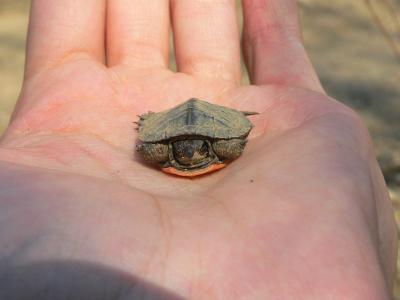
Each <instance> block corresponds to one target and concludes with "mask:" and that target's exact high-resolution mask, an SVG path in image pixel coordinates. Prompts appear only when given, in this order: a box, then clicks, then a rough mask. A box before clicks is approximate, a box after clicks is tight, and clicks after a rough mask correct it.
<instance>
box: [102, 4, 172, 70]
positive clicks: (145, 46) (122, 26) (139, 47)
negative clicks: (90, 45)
mask: <svg viewBox="0 0 400 300" xmlns="http://www.w3.org/2000/svg"><path fill="white" fill-rule="evenodd" d="M107 24H108V25H107V63H108V65H109V66H113V65H117V64H126V65H130V66H138V67H154V66H163V67H166V66H168V46H169V27H170V26H169V1H168V0H157V1H149V0H109V1H108V7H107Z"/></svg>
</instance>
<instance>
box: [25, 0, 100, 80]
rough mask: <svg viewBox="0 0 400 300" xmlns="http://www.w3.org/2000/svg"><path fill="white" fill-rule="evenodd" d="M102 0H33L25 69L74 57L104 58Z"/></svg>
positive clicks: (33, 70)
mask: <svg viewBox="0 0 400 300" xmlns="http://www.w3.org/2000/svg"><path fill="white" fill-rule="evenodd" d="M104 20H105V2H104V0H85V1H76V0H57V1H54V0H33V1H32V7H31V16H30V23H29V35H28V48H27V64H26V73H27V75H28V76H29V74H32V73H35V72H38V71H39V70H40V69H42V68H46V67H49V66H52V65H54V64H57V63H61V62H63V61H64V60H66V59H69V58H75V57H90V58H93V59H96V60H98V61H104Z"/></svg>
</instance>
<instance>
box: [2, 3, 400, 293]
mask: <svg viewBox="0 0 400 300" xmlns="http://www.w3.org/2000/svg"><path fill="white" fill-rule="evenodd" d="M392 2H393V3H397V4H398V10H399V12H400V1H398V0H392ZM300 4H301V15H302V21H303V24H304V39H305V43H306V47H307V49H308V50H309V53H310V56H311V59H312V61H313V63H314V65H315V66H316V69H317V71H318V73H319V75H320V77H321V79H322V82H323V84H324V87H325V88H326V90H327V92H328V93H329V94H330V95H332V96H333V97H335V98H337V99H339V100H341V101H343V102H344V103H346V104H348V105H349V106H351V107H353V108H354V109H355V110H357V111H358V112H359V113H360V114H361V115H362V117H363V119H364V121H365V123H366V125H367V126H368V128H369V130H370V132H371V135H372V137H373V141H374V145H375V148H376V153H377V157H378V160H379V162H380V165H381V167H382V169H383V170H384V173H385V174H386V177H387V180H388V184H389V189H390V194H391V197H392V200H393V205H394V207H395V209H396V217H397V220H398V223H399V224H400V84H399V83H400V59H399V58H398V57H396V56H395V55H394V54H393V52H392V51H391V49H390V47H389V46H388V43H387V41H386V40H385V38H384V37H383V35H382V34H381V32H380V31H379V29H378V27H377V26H376V24H375V23H374V22H373V21H372V18H371V14H370V12H369V11H368V10H367V8H366V6H365V5H364V2H363V1H361V0H360V1H348V0H332V1H326V0H302V1H300ZM28 6H29V1H27V0H0V133H1V132H2V131H3V130H4V129H5V127H6V126H7V123H8V120H9V116H10V114H11V112H12V109H13V106H14V104H15V101H16V99H17V97H18V94H19V89H20V86H21V80H22V76H23V64H24V49H25V38H26V29H27V24H28ZM380 9H381V10H380V13H382V14H384V13H385V12H384V11H382V7H380ZM390 21H391V19H390V18H389V17H388V15H387V13H386V15H385V16H384V22H387V24H386V25H388V26H389V28H391V29H392V30H393V32H392V33H393V36H395V37H397V39H398V41H399V42H400V32H399V31H397V32H395V29H396V28H395V27H394V26H393V24H392V23H390ZM392 21H393V20H392ZM398 29H400V28H398ZM399 269H400V261H399ZM395 299H400V277H399V278H398V280H397V285H396V288H395Z"/></svg>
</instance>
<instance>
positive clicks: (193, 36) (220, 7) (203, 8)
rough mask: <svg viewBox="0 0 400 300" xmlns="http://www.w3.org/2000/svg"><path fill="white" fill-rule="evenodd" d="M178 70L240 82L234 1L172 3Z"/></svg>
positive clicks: (183, 1) (176, 0)
mask: <svg viewBox="0 0 400 300" xmlns="http://www.w3.org/2000/svg"><path fill="white" fill-rule="evenodd" d="M172 22H173V30H174V39H175V41H174V42H175V55H176V60H177V65H178V70H179V71H181V72H184V73H188V74H191V75H195V76H200V77H211V78H214V77H216V78H221V79H226V80H230V81H234V82H239V81H240V38H239V26H238V20H237V12H236V4H235V1H234V0H218V1H204V0H191V1H187V0H173V1H172Z"/></svg>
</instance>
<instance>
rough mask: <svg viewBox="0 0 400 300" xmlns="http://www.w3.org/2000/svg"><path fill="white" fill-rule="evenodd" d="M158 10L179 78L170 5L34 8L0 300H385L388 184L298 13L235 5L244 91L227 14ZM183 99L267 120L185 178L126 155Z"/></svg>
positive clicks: (252, 0) (224, 9)
mask: <svg viewBox="0 0 400 300" xmlns="http://www.w3.org/2000/svg"><path fill="white" fill-rule="evenodd" d="M170 4H171V12H172V24H173V31H174V39H175V40H174V44H175V50H176V59H177V62H178V72H176V73H175V72H172V71H170V70H168V69H167V66H168V59H167V58H168V57H169V56H168V41H169V40H168V30H169V10H168V5H169V3H168V1H165V0H160V1H148V0H108V1H105V0H85V1H70V0H58V1H53V0H33V1H32V13H31V21H30V26H29V39H28V51H27V64H26V73H25V80H24V84H23V87H22V92H21V96H20V99H19V101H18V105H17V107H16V110H15V112H14V115H13V118H12V121H11V123H10V126H9V128H8V129H7V132H6V133H5V135H4V136H3V138H2V140H1V143H0V145H1V148H0V160H1V162H0V190H1V196H0V224H1V226H0V278H2V280H1V281H0V296H2V297H3V298H5V299H30V298H24V297H29V295H31V296H32V295H40V297H38V299H55V298H56V299H71V298H74V299H79V298H82V297H83V296H82V295H83V294H84V292H85V291H84V290H83V288H82V289H77V288H76V287H75V285H78V284H81V283H82V285H83V286H84V288H85V289H86V293H92V294H90V295H92V297H91V298H90V297H87V298H86V299H100V300H101V299H297V300H298V299H307V300H309V299H318V300H324V299H360V300H361V299H362V300H368V299H371V300H376V299H389V298H390V296H389V295H390V289H391V285H392V282H393V278H394V270H395V259H396V254H395V253H396V234H395V223H394V219H393V212H392V209H391V206H390V202H389V198H388V195H387V191H386V187H385V184H384V181H383V178H382V175H381V172H380V170H379V168H378V164H377V162H376V160H375V157H374V153H373V150H372V146H371V140H370V137H369V135H368V133H367V131H366V129H365V127H364V125H363V124H362V122H361V121H360V118H359V117H358V116H357V115H356V114H355V113H354V112H353V111H351V110H350V109H349V108H347V107H345V106H343V105H341V104H339V103H338V102H336V101H335V100H333V99H331V98H329V97H328V96H326V95H325V93H324V91H323V89H322V88H321V85H320V83H319V81H318V78H317V76H316V74H315V72H314V69H313V67H312V66H311V64H310V62H309V59H308V58H307V54H306V52H305V50H304V47H303V44H302V41H301V37H300V29H299V26H298V18H297V8H296V3H295V1H292V0H244V1H243V6H244V17H245V21H244V22H245V24H244V25H245V29H244V39H243V41H244V44H243V46H244V48H243V49H244V53H245V57H246V62H247V66H248V68H249V72H250V75H251V80H252V84H253V85H251V86H241V85H240V77H241V74H240V45H239V31H238V22H237V19H236V16H237V14H236V11H235V1H233V0H232V1H228V0H220V1H204V0H202V1H200V0H192V1H187V0H175V1H171V3H170ZM106 10H107V14H106V13H105V12H106ZM105 16H106V17H107V20H105ZM104 32H105V33H106V34H104ZM105 36H106V39H105ZM104 45H105V47H104ZM190 97H198V98H201V99H210V100H211V101H213V102H215V103H217V104H221V105H226V106H230V107H232V108H235V109H238V110H248V111H257V112H261V113H260V115H258V116H254V117H252V121H253V123H254V125H255V128H254V129H253V131H252V133H251V135H250V137H249V142H248V145H247V147H246V149H245V152H244V153H243V155H242V156H241V157H240V158H239V159H237V160H236V161H235V162H233V163H232V164H230V165H229V166H228V167H226V168H224V169H222V170H220V171H219V172H215V173H212V174H210V175H209V176H203V177H201V178H199V179H196V180H191V179H185V178H176V177H173V176H168V175H166V174H164V173H163V172H160V171H159V170H156V169H152V168H151V167H149V166H147V165H144V164H143V163H142V161H141V160H140V158H139V157H137V156H133V153H134V144H135V139H136V133H135V131H134V129H133V127H132V122H133V121H134V120H135V118H136V115H138V114H141V113H143V112H147V111H161V110H164V109H167V108H170V107H172V106H174V105H176V104H178V103H180V102H182V101H184V100H186V99H188V98H190ZM35 272H36V273H35ZM29 274H36V275H34V276H33V275H32V276H29ZM71 274H73V276H72V275H71ZM112 274H114V275H115V274H124V275H123V276H122V275H121V276H122V277H121V276H119V277H118V276H117V275H115V276H114V275H112ZM93 278H95V279H96V280H95V281H94V282H90V280H91V279H93ZM112 278H115V280H112ZM124 282H125V283H126V286H125V288H124V289H123V288H122V284H123V283H124ZM21 287H23V288H21ZM71 287H75V288H71ZM102 288H103V289H104V293H102V294H101V295H99V296H96V297H94V296H93V295H94V294H93V293H95V291H97V290H99V289H102ZM2 293H3V294H2ZM7 293H8V294H7ZM12 293H14V294H12ZM79 293H82V294H79ZM4 295H6V296H7V297H4ZM10 295H12V297H11V296H10ZM55 295H56V296H55ZM80 296H81V297H80ZM146 297H147V298H146ZM0 298H1V297H0Z"/></svg>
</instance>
